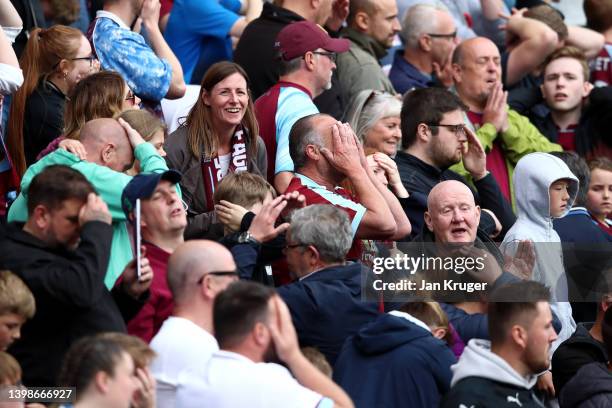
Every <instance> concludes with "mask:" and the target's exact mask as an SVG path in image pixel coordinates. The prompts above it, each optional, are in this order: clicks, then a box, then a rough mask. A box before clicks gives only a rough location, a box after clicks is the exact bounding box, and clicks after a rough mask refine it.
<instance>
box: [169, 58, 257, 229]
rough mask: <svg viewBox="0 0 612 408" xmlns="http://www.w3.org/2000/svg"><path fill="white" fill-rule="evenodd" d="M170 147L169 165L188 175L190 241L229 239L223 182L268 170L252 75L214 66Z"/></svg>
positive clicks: (185, 178)
mask: <svg viewBox="0 0 612 408" xmlns="http://www.w3.org/2000/svg"><path fill="white" fill-rule="evenodd" d="M164 149H165V150H166V152H167V156H166V161H167V162H168V167H169V168H170V169H175V170H178V171H180V172H181V173H182V174H183V179H182V181H181V183H180V186H181V190H182V192H183V199H184V201H185V204H186V206H187V207H188V209H187V216H188V220H189V225H188V226H187V229H186V230H185V238H186V239H193V238H208V239H215V238H219V237H221V236H223V229H222V227H221V226H220V224H218V223H217V221H216V216H215V212H214V202H213V194H214V192H215V188H216V186H217V184H218V183H219V182H220V181H221V180H222V179H223V177H225V175H227V174H228V173H236V172H241V171H249V172H252V173H255V174H259V175H261V176H264V177H265V175H266V172H267V156H266V148H265V145H264V142H263V140H262V139H261V138H260V137H259V128H258V125H257V120H256V119H255V114H254V111H253V102H252V99H251V97H250V91H249V87H248V79H247V74H246V73H245V72H244V70H243V69H242V68H241V67H240V66H239V65H237V64H235V63H233V62H228V61H223V62H219V63H216V64H214V65H212V66H211V67H210V68H209V70H208V71H207V72H206V74H205V75H204V78H203V79H202V84H201V89H200V95H199V97H198V100H197V101H196V103H195V105H194V106H193V108H192V109H191V111H190V112H189V114H188V115H187V117H186V118H185V119H184V121H183V123H182V124H181V126H180V127H179V128H178V129H177V130H176V131H174V132H173V133H171V134H170V135H169V136H168V138H167V139H166V143H165V146H164Z"/></svg>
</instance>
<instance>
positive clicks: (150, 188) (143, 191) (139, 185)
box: [121, 170, 183, 220]
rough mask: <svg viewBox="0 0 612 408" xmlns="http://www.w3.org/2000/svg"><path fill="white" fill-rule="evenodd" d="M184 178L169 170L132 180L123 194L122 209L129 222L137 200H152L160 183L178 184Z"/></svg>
mask: <svg viewBox="0 0 612 408" xmlns="http://www.w3.org/2000/svg"><path fill="white" fill-rule="evenodd" d="M182 177H183V176H182V175H181V173H179V172H178V171H176V170H167V171H165V172H163V173H141V174H138V175H136V176H134V177H133V178H132V180H131V181H130V182H129V183H128V184H127V186H125V188H124V189H123V193H121V208H123V212H124V213H125V217H126V218H127V219H128V220H129V219H130V217H129V215H130V213H131V212H132V210H133V209H134V207H136V200H138V199H139V198H140V199H141V200H143V199H145V200H146V199H147V198H150V197H151V196H152V195H153V192H154V191H155V189H156V188H157V185H158V184H159V182H160V181H162V180H165V181H169V182H170V183H172V184H177V183H179V182H180V181H181V178H182Z"/></svg>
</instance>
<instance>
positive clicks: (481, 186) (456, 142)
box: [395, 88, 516, 237]
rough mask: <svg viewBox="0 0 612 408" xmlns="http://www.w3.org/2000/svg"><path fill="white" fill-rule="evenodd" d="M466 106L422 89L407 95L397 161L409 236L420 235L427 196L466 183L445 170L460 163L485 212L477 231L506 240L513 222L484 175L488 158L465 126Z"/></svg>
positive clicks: (447, 94) (494, 184) (445, 93)
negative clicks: (453, 182)
mask: <svg viewBox="0 0 612 408" xmlns="http://www.w3.org/2000/svg"><path fill="white" fill-rule="evenodd" d="M466 109H467V108H466V106H465V105H464V104H463V103H462V102H461V100H460V99H459V98H458V97H457V96H456V95H455V94H453V93H451V92H449V91H447V90H445V89H442V88H423V89H417V90H414V91H412V92H410V93H408V94H407V95H406V97H405V98H404V104H403V106H402V113H401V126H402V149H401V150H399V151H398V152H397V155H396V156H395V161H396V163H397V168H398V170H399V172H400V177H401V179H402V183H403V184H404V187H406V190H408V192H409V193H410V197H409V198H408V200H409V205H408V206H406V207H405V208H407V213H408V218H409V219H410V223H411V225H412V235H413V236H414V235H417V234H419V233H420V232H421V231H422V229H423V223H424V218H423V216H424V214H425V211H426V210H427V196H428V195H429V192H430V191H431V190H432V188H433V187H434V186H435V185H437V184H438V183H440V182H442V181H445V180H458V181H461V182H463V183H464V184H466V185H467V181H466V180H465V178H463V177H462V176H460V175H459V174H457V173H455V172H453V171H451V170H449V167H451V166H452V165H454V164H457V163H463V165H464V167H465V169H466V170H467V171H468V172H469V174H470V176H471V177H472V180H474V186H475V187H476V190H477V191H473V193H474V196H475V197H476V201H477V202H478V203H479V204H480V205H481V207H482V208H483V214H482V216H481V220H480V225H479V228H480V229H481V230H482V231H483V232H484V233H485V234H486V235H489V236H493V235H497V234H499V233H500V232H501V236H502V237H503V235H504V234H505V231H507V230H508V229H509V228H510V227H511V226H512V224H514V221H515V220H516V218H515V216H514V214H513V212H512V208H511V207H510V203H509V202H508V200H506V199H505V198H504V196H503V195H502V192H501V190H500V188H499V186H498V184H497V182H496V181H495V179H494V178H493V176H492V175H491V174H490V173H489V172H488V171H487V166H486V164H487V162H486V154H485V151H484V149H483V147H482V144H481V143H480V141H479V140H478V138H477V137H476V135H475V134H474V132H473V131H472V130H471V129H470V128H469V127H468V126H466V124H465V111H466Z"/></svg>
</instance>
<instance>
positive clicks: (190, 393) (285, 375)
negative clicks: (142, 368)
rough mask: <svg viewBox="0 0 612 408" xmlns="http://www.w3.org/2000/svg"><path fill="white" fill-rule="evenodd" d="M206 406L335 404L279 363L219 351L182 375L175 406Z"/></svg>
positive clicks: (282, 407)
mask: <svg viewBox="0 0 612 408" xmlns="http://www.w3.org/2000/svg"><path fill="white" fill-rule="evenodd" d="M160 406H161V405H160ZM203 406H207V407H215V408H235V407H249V408H258V407H261V408H276V407H278V408H287V407H292V408H315V407H319V408H323V407H332V406H333V401H332V400H330V399H329V398H325V397H323V396H321V395H320V394H318V393H316V392H314V391H312V390H310V389H308V388H306V387H304V386H302V385H301V384H300V383H298V382H297V381H296V379H295V378H293V377H292V376H291V373H290V372H289V370H287V369H286V368H285V367H283V366H281V365H279V364H274V363H255V362H253V361H252V360H250V359H248V358H247V357H245V356H243V355H241V354H237V353H233V352H230V351H225V350H220V351H217V352H215V353H213V355H212V357H211V358H210V359H209V360H208V363H207V364H202V365H200V366H192V367H191V368H190V369H189V370H185V371H183V372H182V373H181V374H180V375H179V381H178V388H177V392H176V407H177V408H192V407H193V408H201V407H203Z"/></svg>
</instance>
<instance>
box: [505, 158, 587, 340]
mask: <svg viewBox="0 0 612 408" xmlns="http://www.w3.org/2000/svg"><path fill="white" fill-rule="evenodd" d="M513 182H514V191H515V193H516V206H517V210H518V213H517V220H516V223H515V224H514V225H513V226H512V228H510V230H509V231H508V233H507V234H506V236H505V238H504V241H503V242H502V245H501V249H502V251H503V252H504V253H505V254H506V256H513V255H514V254H515V252H516V250H517V247H518V243H519V242H521V241H525V240H531V241H533V242H534V248H535V254H536V259H535V264H534V268H533V274H532V280H534V281H538V282H540V283H543V284H544V285H546V286H548V287H549V288H550V290H551V297H552V299H551V300H552V301H553V302H557V303H553V304H551V307H552V309H553V311H554V312H555V314H556V315H557V316H558V317H559V319H560V320H561V324H562V329H561V332H560V333H559V336H558V339H557V340H556V341H555V342H554V343H553V351H554V349H556V347H557V346H558V345H559V344H561V343H562V342H563V341H565V340H566V339H567V338H569V337H570V336H571V335H572V333H573V332H574V329H575V328H576V323H575V322H574V319H573V318H572V308H571V306H570V304H569V303H568V294H567V279H566V276H565V269H564V266H563V252H562V248H561V239H560V238H559V235H558V234H557V232H556V231H555V230H554V229H553V222H552V220H553V218H560V217H563V216H564V215H565V214H567V212H568V211H569V209H570V208H571V206H572V205H573V203H574V200H575V199H576V195H577V194H578V179H577V178H576V176H574V174H572V172H571V171H570V169H569V168H568V167H567V165H566V164H565V163H564V162H563V160H561V159H559V158H557V157H555V156H553V155H550V154H548V153H531V154H528V155H526V156H524V157H523V158H522V159H521V160H519V162H518V164H517V165H516V169H515V171H514V176H513ZM518 300H519V299H517V301H518Z"/></svg>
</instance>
